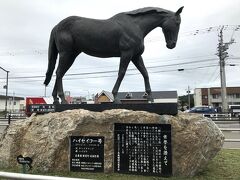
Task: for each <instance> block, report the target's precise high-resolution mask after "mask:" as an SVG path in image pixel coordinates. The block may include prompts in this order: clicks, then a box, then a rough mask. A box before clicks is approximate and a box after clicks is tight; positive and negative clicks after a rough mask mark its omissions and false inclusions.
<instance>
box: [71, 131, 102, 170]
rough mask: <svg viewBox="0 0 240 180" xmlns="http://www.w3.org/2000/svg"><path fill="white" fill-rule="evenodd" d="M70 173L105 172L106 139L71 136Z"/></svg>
mask: <svg viewBox="0 0 240 180" xmlns="http://www.w3.org/2000/svg"><path fill="white" fill-rule="evenodd" d="M69 141H70V171H85V172H104V137H102V136H70V139H69Z"/></svg>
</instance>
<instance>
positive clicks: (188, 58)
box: [0, 0, 240, 96]
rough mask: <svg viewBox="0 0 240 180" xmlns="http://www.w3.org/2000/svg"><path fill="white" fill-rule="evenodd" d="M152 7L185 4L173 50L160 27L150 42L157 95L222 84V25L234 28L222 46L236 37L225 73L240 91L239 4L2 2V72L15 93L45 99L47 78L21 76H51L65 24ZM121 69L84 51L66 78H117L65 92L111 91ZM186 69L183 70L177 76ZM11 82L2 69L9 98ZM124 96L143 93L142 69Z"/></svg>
mask: <svg viewBox="0 0 240 180" xmlns="http://www.w3.org/2000/svg"><path fill="white" fill-rule="evenodd" d="M147 6H154V7H161V8H164V9H168V10H171V11H176V10H177V9H178V8H179V7H181V6H184V9H183V12H182V14H181V18H182V23H181V28H180V32H179V39H178V43H177V46H176V48H175V49H172V50H169V49H167V48H166V44H165V40H164V37H163V34H162V31H161V29H160V28H156V29H155V30H154V31H152V32H151V33H150V34H148V36H147V37H146V38H145V52H144V54H143V58H144V62H145V65H146V67H154V68H149V69H148V72H149V76H150V83H151V87H152V90H153V91H166V90H177V91H178V94H179V95H183V94H186V89H187V87H188V86H190V88H191V89H192V90H193V89H194V88H201V87H213V86H220V78H219V66H218V57H217V56H216V55H215V54H216V51H217V44H218V33H219V27H220V26H221V25H229V26H228V27H227V26H225V30H224V34H223V35H224V42H229V41H230V39H231V37H232V38H234V39H235V42H236V43H234V44H232V45H231V46H230V47H229V50H228V52H229V58H228V59H227V60H226V63H227V64H235V65H237V66H227V67H226V76H227V85H228V86H240V78H239V74H240V67H239V65H240V51H239V50H240V31H234V28H235V25H240V11H239V7H240V0H227V1H226V0H218V1H209V0H201V1H193V0H171V1H166V0H130V1H129V0H128V1H126V0H121V1H113V0H102V1H99V0H88V1H83V0H20V1H19V0H0V22H1V26H0V66H1V67H3V68H5V69H6V70H8V71H10V73H9V78H10V79H9V94H10V95H12V94H13V93H15V95H17V96H43V95H44V86H43V81H44V78H37V79H36V78H35V79H27V78H25V79H16V77H29V76H44V75H45V72H46V70H47V49H48V41H49V35H50V32H51V29H52V28H53V27H54V26H55V25H56V24H57V23H58V22H60V21H61V20H62V19H64V18H66V17H68V16H71V15H76V16H83V17H90V18H95V19H106V18H109V17H111V16H113V15H115V14H117V13H119V12H123V11H130V10H134V9H138V8H142V7H147ZM210 27H213V28H211V29H209V28H210ZM197 30H199V31H197ZM118 64H119V58H106V59H103V58H95V57H90V56H87V55H85V54H83V53H82V54H80V55H79V56H78V57H77V59H76V60H75V63H74V64H73V66H72V67H71V68H70V70H69V71H68V72H67V74H70V73H84V72H102V71H116V72H114V73H108V74H93V75H91V76H90V75H85V76H80V75H79V76H66V77H65V78H64V81H63V85H64V90H65V91H70V92H71V95H72V96H88V95H89V94H95V93H98V92H101V91H102V90H107V91H111V90H112V88H113V86H114V83H115V81H116V79H117V70H118ZM166 65H170V66H166ZM206 66H211V67H206ZM132 68H135V67H134V66H133V65H132V64H131V65H130V66H129V69H132ZM183 68H184V69H185V70H184V71H177V69H183ZM104 76H105V77H104ZM5 78H6V73H5V72H4V71H2V70H0V94H5V89H3V86H4V85H5V84H6V80H5ZM53 85H54V78H53V79H52V81H51V83H50V85H49V86H48V87H47V96H51V91H52V89H53ZM119 91H144V83H143V78H142V76H141V75H140V74H139V73H138V71H135V70H130V71H127V75H126V76H125V78H124V80H123V82H122V84H121V87H120V90H119Z"/></svg>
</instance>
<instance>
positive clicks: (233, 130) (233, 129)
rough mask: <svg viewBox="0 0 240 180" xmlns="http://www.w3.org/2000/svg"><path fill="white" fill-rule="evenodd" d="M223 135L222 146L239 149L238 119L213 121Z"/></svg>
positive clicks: (239, 131) (239, 132)
mask: <svg viewBox="0 0 240 180" xmlns="http://www.w3.org/2000/svg"><path fill="white" fill-rule="evenodd" d="M215 123H216V124H217V126H218V127H219V128H220V129H221V130H222V132H223V134H224V136H225V142H224V144H223V148H226V149H231V148H234V149H235V148H237V149H240V122H239V121H215Z"/></svg>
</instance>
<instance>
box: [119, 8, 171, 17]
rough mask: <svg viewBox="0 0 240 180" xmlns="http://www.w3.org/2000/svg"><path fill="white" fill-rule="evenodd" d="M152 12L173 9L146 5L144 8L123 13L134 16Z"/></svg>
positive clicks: (166, 11) (163, 11)
mask: <svg viewBox="0 0 240 180" xmlns="http://www.w3.org/2000/svg"><path fill="white" fill-rule="evenodd" d="M152 12H157V13H170V12H172V11H169V10H166V9H162V8H157V7H144V8H140V9H136V10H133V11H128V12H124V13H123V14H127V15H133V16H134V15H143V14H149V13H152ZM172 13H173V12H172Z"/></svg>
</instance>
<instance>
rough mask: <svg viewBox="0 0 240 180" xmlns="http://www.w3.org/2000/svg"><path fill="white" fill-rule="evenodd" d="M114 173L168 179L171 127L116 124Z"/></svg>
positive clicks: (170, 167)
mask: <svg viewBox="0 0 240 180" xmlns="http://www.w3.org/2000/svg"><path fill="white" fill-rule="evenodd" d="M114 171H115V172H119V173H131V174H142V175H154V176H156V175H157V176H171V175H172V149H171V125H170V124H122V123H116V124H115V126H114Z"/></svg>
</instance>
